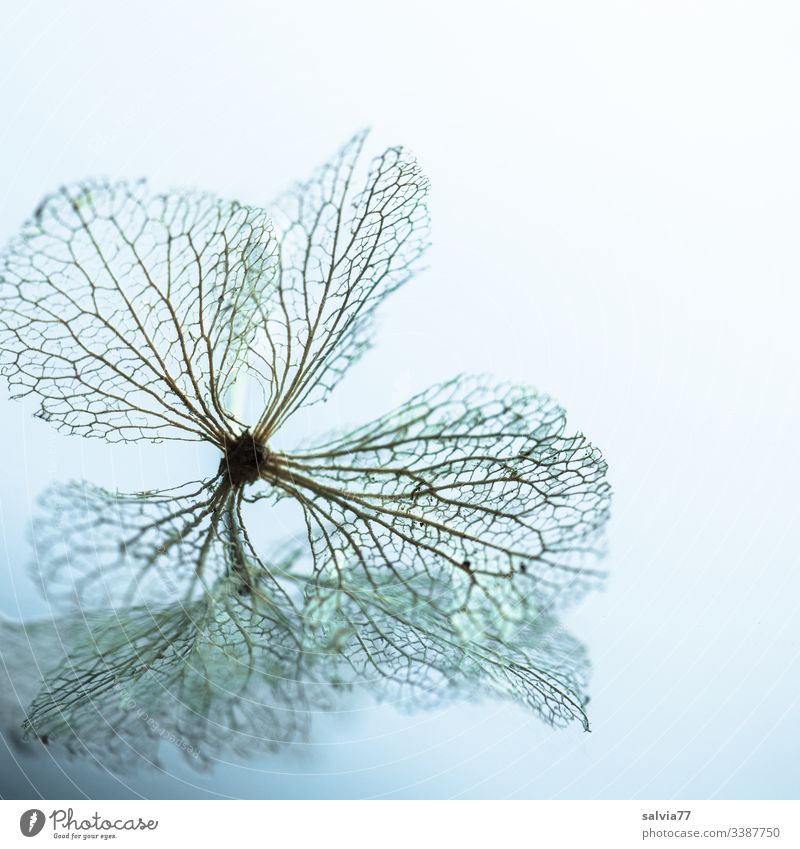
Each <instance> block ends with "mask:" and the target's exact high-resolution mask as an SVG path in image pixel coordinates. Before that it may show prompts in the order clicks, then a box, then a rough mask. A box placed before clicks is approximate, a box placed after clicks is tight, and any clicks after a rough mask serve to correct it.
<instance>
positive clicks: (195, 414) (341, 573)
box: [0, 133, 609, 731]
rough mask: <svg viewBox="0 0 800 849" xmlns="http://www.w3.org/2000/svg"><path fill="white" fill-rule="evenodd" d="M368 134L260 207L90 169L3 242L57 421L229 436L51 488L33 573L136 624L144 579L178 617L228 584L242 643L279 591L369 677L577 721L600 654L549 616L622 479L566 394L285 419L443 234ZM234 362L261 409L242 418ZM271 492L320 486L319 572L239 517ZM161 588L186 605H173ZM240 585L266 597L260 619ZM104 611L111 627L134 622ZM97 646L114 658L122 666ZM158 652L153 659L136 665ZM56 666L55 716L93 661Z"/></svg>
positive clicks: (6, 345) (591, 550) (575, 583)
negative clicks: (153, 465)
mask: <svg viewBox="0 0 800 849" xmlns="http://www.w3.org/2000/svg"><path fill="white" fill-rule="evenodd" d="M364 141H365V134H363V133H362V134H359V135H357V136H356V137H354V138H353V139H352V140H351V141H350V142H349V143H348V144H347V145H346V146H345V147H344V148H343V149H342V150H341V151H340V152H339V153H338V154H337V155H336V156H335V157H334V158H333V159H332V160H331V161H330V162H328V163H327V164H326V165H324V166H323V167H322V168H320V169H318V170H317V171H316V172H315V173H314V174H313V175H312V177H311V178H310V179H309V180H308V181H307V182H304V183H300V184H297V185H296V186H295V187H294V188H293V189H291V190H290V191H289V192H288V193H287V194H286V195H285V196H283V197H282V198H280V199H279V200H278V201H277V202H276V203H275V205H274V206H273V207H271V208H270V209H269V211H265V210H262V209H258V208H254V207H248V206H243V205H241V204H238V203H235V202H228V201H222V200H220V199H218V198H216V197H213V196H211V195H207V194H201V193H175V194H166V195H164V194H153V193H151V192H150V190H149V189H148V187H147V185H146V184H145V183H136V184H129V183H124V182H120V183H108V182H97V181H87V182H82V183H79V184H76V185H73V186H70V187H66V188H63V189H61V190H60V191H58V192H56V193H55V194H53V195H51V196H49V197H48V198H46V199H45V200H44V202H43V203H42V204H41V205H40V206H39V208H38V209H37V210H36V212H35V213H34V215H33V217H32V218H31V220H30V221H28V222H27V224H26V225H25V226H24V228H23V230H22V232H21V233H20V235H19V236H18V237H17V238H16V239H15V240H13V241H12V242H11V244H10V245H9V246H8V248H7V249H6V251H5V253H4V255H3V256H2V259H1V260H0V363H2V373H3V374H4V375H5V377H6V379H7V380H8V383H9V386H10V388H11V392H12V395H13V396H14V397H22V396H33V397H35V399H36V400H37V401H38V404H39V408H38V415H39V416H40V417H41V418H42V419H45V420H46V421H49V422H51V423H52V424H53V425H54V426H56V427H57V428H58V429H59V430H61V431H64V432H66V433H71V434H80V435H83V436H89V437H100V438H103V439H106V440H108V441H112V442H115V441H136V440H159V441H160V440H171V439H177V440H203V441H205V442H209V443H211V444H213V445H214V446H216V447H217V448H218V449H219V451H220V452H221V455H220V464H219V468H218V469H217V470H216V471H215V472H214V473H212V474H210V475H209V477H208V478H207V479H206V480H204V481H200V482H197V483H194V484H187V485H186V486H185V487H181V488H178V489H177V490H171V491H166V492H150V493H139V494H132V495H123V494H116V493H109V492H106V491H104V490H102V489H99V488H98V487H95V486H93V485H91V484H86V483H83V484H72V485H69V486H66V487H55V488H54V489H52V490H51V491H50V492H49V493H48V494H47V496H46V497H45V510H44V514H43V516H42V518H41V519H40V521H39V528H38V531H37V534H36V540H37V559H38V562H39V563H40V564H41V568H42V575H41V579H42V583H43V586H44V588H45V590H46V592H47V593H48V595H49V596H50V597H53V596H54V595H55V594H56V592H57V588H58V587H63V588H64V589H65V590H66V591H67V594H68V595H71V596H73V597H74V598H76V599H77V600H78V601H79V602H81V603H82V604H84V605H86V604H95V605H98V606H99V607H100V608H102V607H103V606H106V607H107V606H109V605H112V606H114V609H118V610H122V611H127V614H126V615H128V616H129V617H132V618H133V620H134V621H135V622H136V623H138V624H137V626H136V627H137V628H139V629H144V631H145V632H146V633H150V632H149V631H148V629H147V627H145V625H142V624H141V622H140V620H141V617H142V616H145V614H143V613H142V611H143V610H146V609H150V608H148V607H147V605H148V604H152V601H153V599H154V598H157V599H159V600H160V603H162V607H159V610H161V613H160V614H159V615H160V616H162V617H166V620H167V621H169V622H170V623H171V626H174V627H175V628H178V627H179V622H180V621H182V620H181V616H183V615H184V614H185V611H186V610H187V609H192V610H200V609H202V610H206V609H207V607H208V605H211V607H212V608H213V609H214V610H218V609H222V610H223V611H224V613H223V618H225V617H227V618H226V619H225V621H228V620H230V621H231V622H233V621H234V620H235V624H234V625H231V626H230V630H232V631H235V632H236V633H238V634H239V635H240V636H241V637H242V638H244V637H245V636H246V637H247V638H246V640H245V643H246V646H247V656H248V657H250V658H252V657H253V656H254V655H256V654H258V644H259V642H263V640H261V641H260V640H259V639H258V638H257V637H253V636H252V634H254V633H258V632H259V627H260V628H261V632H262V633H266V632H268V631H270V628H272V627H273V625H274V623H273V620H272V619H270V618H269V617H270V616H272V617H273V618H276V621H278V620H280V622H281V623H283V624H282V625H281V627H282V628H283V629H284V631H285V632H286V633H287V634H292V635H293V636H291V638H289V640H290V642H293V643H294V644H296V646H297V647H298V651H301V652H309V651H310V652H311V653H312V654H313V653H317V654H319V653H320V652H322V654H323V655H325V656H326V657H328V658H330V656H332V655H335V656H336V664H335V665H336V667H337V672H336V676H337V680H350V681H351V682H357V681H358V680H364V679H365V678H368V677H369V676H370V675H372V676H378V677H380V678H382V679H383V680H384V682H394V683H396V684H397V685H398V686H403V687H406V688H412V689H417V690H418V691H427V692H431V693H433V692H436V691H437V690H443V689H447V688H448V687H456V689H459V688H460V692H464V690H465V687H464V686H463V685H464V683H465V682H468V681H469V682H472V684H474V687H473V688H472V689H473V690H474V691H473V692H470V693H469V694H470V695H479V694H480V693H481V692H493V693H495V694H497V695H505V696H507V697H510V698H514V699H517V700H520V701H522V702H524V703H526V704H528V705H529V706H530V707H532V708H533V709H534V710H536V711H538V712H539V713H540V714H541V715H542V716H543V717H544V718H545V719H546V720H547V721H550V722H553V723H561V722H565V721H567V720H569V719H571V718H579V719H580V720H581V721H583V722H584V723H585V714H584V712H583V705H584V703H585V695H584V694H583V692H582V690H583V687H584V683H583V679H584V677H585V657H584V655H583V652H582V649H580V648H579V647H577V644H574V645H573V648H572V649H571V651H572V654H573V655H574V657H573V658H572V660H571V659H570V650H568V649H567V645H568V641H566V642H565V641H564V640H561V639H560V638H553V637H552V634H553V633H555V630H554V629H555V623H554V620H553V619H552V613H550V612H549V611H550V610H551V609H552V607H553V605H554V604H555V603H557V602H562V601H566V600H568V599H571V598H574V597H576V595H578V594H579V593H580V592H582V591H584V590H585V589H586V588H587V587H589V586H591V585H593V584H594V583H596V582H597V581H598V579H599V578H600V573H599V572H598V571H597V569H596V560H597V558H598V557H599V556H600V555H601V554H602V533H603V528H604V525H605V523H606V520H607V516H608V501H609V489H608V485H607V483H606V481H605V471H606V468H605V463H604V461H603V460H602V457H601V456H600V454H599V452H598V451H597V450H596V449H595V448H593V447H592V446H591V445H590V444H589V443H588V442H587V440H586V439H585V438H584V437H583V436H582V435H580V434H574V433H571V432H570V431H569V430H568V428H567V425H566V419H565V414H564V412H563V410H562V409H561V408H559V407H558V406H557V405H556V404H555V403H553V402H552V401H551V400H550V399H549V398H547V397H546V396H543V395H540V394H538V393H537V392H535V391H533V390H530V389H528V388H526V387H521V386H514V385H506V384H499V383H497V382H495V381H494V380H492V379H490V378H487V377H468V376H467V377H463V376H462V377H459V378H456V379H454V380H452V381H450V382H448V383H445V384H443V385H440V386H436V387H433V388H432V389H429V390H427V391H425V392H422V393H421V394H419V395H417V396H416V397H414V398H412V399H411V401H409V402H408V403H407V404H405V405H403V406H401V407H400V408H399V409H397V410H395V411H394V412H392V413H390V414H389V415H386V416H384V417H382V418H379V419H377V420H375V421H373V422H371V423H369V424H367V425H364V426H363V427H361V428H359V429H357V430H355V431H354V432H352V433H350V434H347V435H338V436H332V437H326V438H324V439H322V440H320V441H319V443H318V444H316V445H311V446H306V447H303V448H302V449H291V450H290V449H287V448H286V447H284V446H283V445H282V443H281V433H282V429H283V426H284V424H285V423H286V421H287V420H288V419H289V418H290V417H291V416H292V415H293V414H294V413H296V412H297V410H299V409H300V408H302V407H304V406H307V405H309V404H312V403H314V402H317V401H321V400H324V399H325V397H326V396H327V394H328V393H329V392H330V391H331V390H332V389H333V388H334V387H335V386H336V384H337V383H338V382H339V380H340V379H341V378H342V376H343V375H344V374H345V373H346V371H347V369H348V368H349V366H350V365H352V364H353V363H354V362H355V361H356V360H358V359H359V357H360V356H361V354H362V353H363V352H364V350H365V349H366V348H367V347H368V346H369V344H370V341H371V325H372V317H373V314H374V312H375V309H376V307H377V306H378V304H380V303H381V302H382V300H383V299H384V298H385V297H386V296H387V295H388V294H389V293H391V292H392V291H394V290H395V289H396V288H397V287H398V286H400V285H402V284H403V283H404V282H405V281H407V280H408V279H409V277H410V276H411V275H412V274H413V272H414V270H415V269H416V267H417V266H418V263H419V260H420V258H421V256H422V254H423V252H424V250H425V248H426V246H427V244H428V211H427V206H426V195H427V190H428V185H427V181H426V179H425V178H424V176H423V175H422V173H421V171H420V169H419V166H418V164H417V163H416V161H415V160H414V159H413V157H411V156H410V155H409V154H408V153H407V152H406V151H405V150H403V149H402V148H390V149H388V150H387V151H385V152H384V153H383V154H381V155H380V156H378V157H376V158H375V159H373V160H372V162H371V163H370V164H369V165H368V167H367V168H366V169H363V173H362V169H361V167H360V164H359V160H360V154H361V151H362V147H363V145H364ZM243 387H247V388H248V392H250V393H251V395H252V394H253V393H255V396H256V398H257V403H256V404H255V407H256V408H257V409H258V410H259V411H260V412H259V413H258V414H257V415H256V416H254V417H253V419H252V420H248V421H244V420H243V418H244V416H243V414H242V413H241V411H240V410H241V404H240V403H239V396H240V395H241V393H242V390H243ZM250 406H253V405H252V404H251V405H250ZM277 499H292V500H293V501H294V502H296V503H297V504H299V505H300V507H301V508H302V512H303V515H304V517H305V524H306V528H307V536H308V547H309V552H310V559H311V566H310V568H309V569H308V570H306V571H305V572H302V571H297V570H285V569H283V570H282V569H278V568H276V567H275V566H274V564H270V563H269V562H268V561H267V560H265V559H264V558H263V557H261V556H260V555H259V554H258V553H257V551H256V550H255V546H254V545H253V543H252V540H251V536H250V534H249V533H248V530H247V521H246V519H245V508H246V507H247V506H248V505H249V507H247V509H249V510H250V515H256V513H255V511H257V510H262V511H266V510H268V506H267V505H268V503H269V501H270V500H277ZM76 505H77V506H76ZM75 510H78V512H79V513H80V515H79V516H78V515H72V514H71V511H72V512H74V511H75ZM51 513H52V515H51ZM56 515H57V516H60V517H61V520H58V519H56V518H54V516H56ZM165 594H166V595H165ZM165 597H166V598H172V599H174V600H175V604H176V605H177V607H175V608H171V607H167V608H166V609H164V608H163V600H164V598H165ZM148 599H149V600H148ZM242 599H245V600H248V599H249V600H250V602H253V603H250V602H249V603H248V604H245V607H246V608H247V609H248V613H247V616H246V617H245V618H246V620H247V624H246V625H242V624H241V623H242V621H243V616H242V609H243V608H242V605H243V604H244V602H243V601H242ZM255 599H258V600H259V601H258V604H256V603H254V600H255ZM143 604H144V605H145V607H142V606H141V605H143ZM192 605H195V606H197V605H199V607H191V606H192ZM203 605H206V607H203ZM220 606H221V607H220ZM165 610H166V612H165ZM232 610H235V611H236V615H235V616H233V615H232V613H231V611H232ZM265 610H269V615H267V613H266V612H265ZM289 610H290V611H291V613H288V612H287V611H289ZM145 618H146V616H145ZM212 619H213V617H212ZM191 620H192V623H195V624H196V620H197V616H194V615H193V616H192V617H191ZM213 621H216V619H213ZM267 621H268V622H269V623H270V627H269V628H266V627H262V626H263V623H264V622H267ZM102 622H103V623H105V620H102ZM259 623H261V625H259ZM108 627H110V626H108V625H107V624H103V625H102V628H105V629H106V630H104V631H103V635H104V637H103V639H104V640H111V642H114V640H117V642H118V643H119V645H120V646H122V642H120V640H119V635H117V636H116V637H115V636H113V634H112V635H111V636H108V634H110V633H111V632H109V631H108ZM120 627H122V626H120ZM192 627H194V624H193V626H192ZM214 627H216V626H214ZM214 627H206V626H202V627H201V638H202V639H203V640H206V641H207V640H209V639H211V638H210V637H209V634H212V633H216V632H215V631H214ZM187 628H188V630H189V631H191V628H189V627H188V626H187ZM217 630H218V629H217ZM136 633H139V632H138V631H137V632H136ZM226 639H227V637H226ZM548 641H549V642H548ZM211 642H212V643H213V642H214V641H213V639H211ZM90 643H92V644H94V645H95V646H96V645H98V644H103V641H102V640H101V641H98V640H91V641H90ZM251 643H252V645H251ZM169 644H170V646H172V647H176V646H178V645H180V638H179V637H178V636H177V635H176V636H174V637H172V638H170V640H169ZM86 645H87V646H88V645H89V643H87V644H86ZM204 645H205V644H204ZM570 645H572V644H570ZM120 650H121V649H120ZM76 651H78V654H80V652H81V651H84V649H80V650H76ZM86 651H89V649H86ZM176 651H177V649H176ZM187 651H188V649H187ZM537 651H538V655H537ZM90 653H91V652H90ZM123 653H124V652H123ZM95 654H96V655H97V657H96V658H95V660H97V658H100V660H99V661H98V662H101V663H102V662H104V661H102V657H103V656H104V653H103V652H99V653H97V652H95ZM106 654H108V656H110V657H113V656H114V653H113V652H108V653H106ZM224 655H225V652H223V653H222V655H220V657H222V656H224ZM170 656H171V657H173V658H178V654H175V653H174V652H173V653H172V654H171V655H170ZM159 657H161V655H159ZM554 658H557V659H556V660H554ZM123 665H124V664H123ZM106 666H107V667H108V669H109V670H110V671H109V672H108V674H109V675H110V678H109V679H108V681H112V679H113V682H115V683H116V684H117V685H120V682H124V681H127V684H130V683H131V682H130V680H129V679H130V675H127V674H126V673H125V672H124V671H121V669H120V668H119V666H115V665H114V664H113V663H110V664H106ZM134 666H135V664H134ZM162 666H163V664H161V665H159V664H155V662H153V663H149V662H147V661H145V662H144V666H142V667H139V666H137V667H136V675H135V676H134V677H135V678H137V680H138V678H139V677H140V676H141V675H145V674H146V675H147V676H150V675H151V672H152V670H153V668H155V667H158V668H159V669H160V668H162ZM222 667H224V664H222V665H220V664H219V659H218V661H217V666H216V669H217V673H218V674H221V673H220V669H222ZM578 670H580V671H578ZM174 671H175V670H174V669H173V670H172V671H171V672H170V673H169V674H173V673H174ZM153 674H155V673H153ZM340 676H341V678H340ZM101 677H102V676H101ZM56 678H57V679H58V681H59V682H60V683H59V684H58V687H55V686H53V684H52V682H50V683H46V686H45V688H44V690H43V694H40V697H39V698H38V699H37V701H36V703H35V705H34V708H33V709H32V712H31V717H32V718H30V719H29V723H30V724H31V725H32V726H35V727H36V730H37V731H38V730H39V728H40V723H42V722H44V720H43V719H42V717H45V718H48V717H49V719H47V722H44V724H45V725H47V723H50V726H52V724H53V717H54V716H55V713H59V712H61V714H63V711H64V710H65V707H64V706H65V704H67V703H69V704H73V705H74V704H77V705H78V706H80V704H81V700H80V698H77V699H75V698H73V700H72V702H70V700H69V698H67V696H69V694H70V693H71V694H72V696H74V693H75V692H77V691H81V692H84V693H85V692H86V688H87V686H88V685H87V683H86V682H85V681H83V680H82V679H81V677H80V675H78V674H72V673H70V674H66V673H65V674H62V673H58V674H57V675H56ZM165 680H166V679H165ZM170 680H171V679H170ZM162 685H163V682H162ZM108 686H111V684H108ZM126 686H127V685H126ZM165 686H166V687H167V688H168V689H169V687H171V686H173V685H172V684H170V683H169V682H167V684H166V685H165ZM59 687H60V689H59ZM65 688H66V689H65ZM90 689H91V688H90ZM466 689H467V690H469V689H470V688H469V687H467V688H466ZM54 693H56V694H58V695H54ZM65 693H66V694H67V696H65ZM48 694H49V695H48ZM54 711H55V713H54ZM195 712H196V711H195ZM37 717H38V720H37ZM56 724H57V723H56ZM50 726H48V727H50Z"/></svg>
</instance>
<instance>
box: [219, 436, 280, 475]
mask: <svg viewBox="0 0 800 849" xmlns="http://www.w3.org/2000/svg"><path fill="white" fill-rule="evenodd" d="M269 460H270V451H269V448H267V446H266V445H262V444H261V443H260V442H256V441H255V440H254V439H253V434H252V433H250V432H249V431H245V432H244V433H243V434H242V435H241V436H238V437H237V438H236V439H235V440H234V441H233V442H229V443H228V444H227V445H226V446H225V456H224V457H223V458H222V460H221V462H220V464H219V473H220V474H221V475H225V476H226V477H227V478H228V480H230V482H231V483H232V484H233V485H234V486H238V485H240V484H245V483H253V482H254V481H257V480H258V479H259V478H260V477H261V476H262V475H263V473H264V471H265V470H266V468H267V467H268V466H269Z"/></svg>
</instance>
